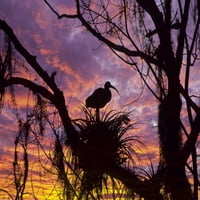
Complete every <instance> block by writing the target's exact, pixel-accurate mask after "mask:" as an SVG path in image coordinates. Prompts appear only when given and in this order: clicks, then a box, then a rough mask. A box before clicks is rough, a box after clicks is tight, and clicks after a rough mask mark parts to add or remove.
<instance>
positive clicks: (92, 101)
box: [86, 81, 119, 117]
mask: <svg viewBox="0 0 200 200" xmlns="http://www.w3.org/2000/svg"><path fill="white" fill-rule="evenodd" d="M110 88H113V89H114V90H115V91H116V92H117V93H118V94H119V92H118V90H117V89H116V88H115V87H114V86H112V85H111V83H110V82H109V81H107V82H106V83H105V85H104V88H97V89H96V90H95V91H94V92H93V94H92V95H90V96H89V97H88V98H87V99H86V107H88V108H96V114H97V117H99V109H100V108H103V107H104V106H105V105H106V104H107V103H108V102H109V101H110V100H111V96H112V95H111V91H110Z"/></svg>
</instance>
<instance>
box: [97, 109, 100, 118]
mask: <svg viewBox="0 0 200 200" xmlns="http://www.w3.org/2000/svg"><path fill="white" fill-rule="evenodd" d="M96 121H100V116H99V108H96Z"/></svg>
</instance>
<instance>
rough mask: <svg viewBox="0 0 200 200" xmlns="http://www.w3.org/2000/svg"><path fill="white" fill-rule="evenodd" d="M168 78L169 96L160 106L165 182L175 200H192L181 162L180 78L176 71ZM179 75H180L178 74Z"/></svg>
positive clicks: (168, 191) (161, 146)
mask: <svg viewBox="0 0 200 200" xmlns="http://www.w3.org/2000/svg"><path fill="white" fill-rule="evenodd" d="M171 74H173V75H172V76H168V94H167V96H166V97H165V98H164V99H163V101H162V102H161V104H160V106H159V136H160V149H161V156H162V159H163V162H164V166H165V169H164V182H165V187H166V188H165V189H166V192H167V193H170V195H171V197H172V199H173V200H180V199H184V200H191V199H192V194H191V188H190V185H189V183H188V180H187V177H186V173H185V163H184V162H183V161H182V160H181V157H180V154H179V153H180V150H181V145H182V141H181V135H180V112H181V106H182V102H181V99H180V91H179V78H178V75H177V76H175V75H174V74H176V73H175V72H174V71H173V72H172V73H171ZM177 74H178V73H177Z"/></svg>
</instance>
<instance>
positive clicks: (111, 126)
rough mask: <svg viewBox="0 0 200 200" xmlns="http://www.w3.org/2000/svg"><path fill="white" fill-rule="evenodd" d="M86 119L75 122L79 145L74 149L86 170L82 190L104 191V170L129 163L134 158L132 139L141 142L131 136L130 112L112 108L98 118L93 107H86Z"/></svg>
mask: <svg viewBox="0 0 200 200" xmlns="http://www.w3.org/2000/svg"><path fill="white" fill-rule="evenodd" d="M83 112H84V114H85V119H77V120H75V121H74V124H75V126H76V127H77V129H78V132H79V145H78V147H77V150H76V151H75V152H74V154H75V156H76V157H77V158H78V166H79V167H80V168H81V169H83V171H84V172H83V180H82V183H81V189H82V191H91V190H92V189H97V188H98V189H99V190H101V189H102V187H103V184H106V179H107V178H108V176H106V175H105V172H106V171H107V170H108V169H112V168H113V167H115V166H122V165H123V166H126V165H128V164H130V162H132V161H133V159H132V155H133V154H132V153H133V152H134V150H133V148H132V146H131V142H133V140H135V141H138V140H137V139H136V138H135V137H134V136H130V135H129V136H128V135H127V131H129V130H130V129H132V128H133V125H134V123H131V120H130V118H129V115H130V113H126V112H114V111H110V112H108V113H104V114H103V115H102V116H101V117H100V119H97V118H96V116H95V114H94V113H92V112H91V110H89V109H87V108H85V107H83Z"/></svg>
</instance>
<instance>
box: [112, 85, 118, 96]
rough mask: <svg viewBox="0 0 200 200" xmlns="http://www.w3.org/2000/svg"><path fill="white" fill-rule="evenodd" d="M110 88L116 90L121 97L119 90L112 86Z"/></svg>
mask: <svg viewBox="0 0 200 200" xmlns="http://www.w3.org/2000/svg"><path fill="white" fill-rule="evenodd" d="M110 88H112V89H114V90H115V91H116V92H117V94H118V95H120V94H119V91H118V90H117V88H115V87H114V86H112V85H110Z"/></svg>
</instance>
